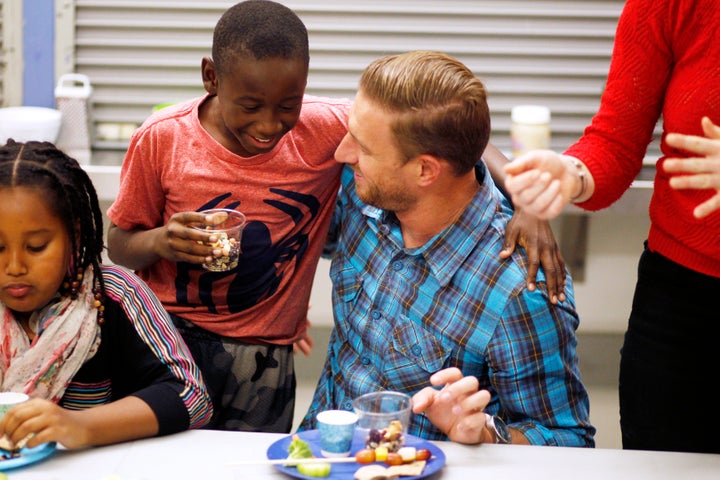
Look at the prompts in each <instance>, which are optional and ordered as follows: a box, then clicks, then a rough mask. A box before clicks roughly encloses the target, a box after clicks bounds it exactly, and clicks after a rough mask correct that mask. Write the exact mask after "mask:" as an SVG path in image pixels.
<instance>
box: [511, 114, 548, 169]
mask: <svg viewBox="0 0 720 480" xmlns="http://www.w3.org/2000/svg"><path fill="white" fill-rule="evenodd" d="M511 118H512V126H511V127H510V140H511V142H512V157H513V158H517V157H518V156H520V155H522V154H523V153H525V152H527V151H530V150H543V149H548V148H550V109H549V108H548V107H546V106H544V105H517V106H515V107H513V109H512V113H511Z"/></svg>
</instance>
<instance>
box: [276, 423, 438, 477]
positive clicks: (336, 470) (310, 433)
mask: <svg viewBox="0 0 720 480" xmlns="http://www.w3.org/2000/svg"><path fill="white" fill-rule="evenodd" d="M297 435H298V436H299V437H300V438H301V439H303V440H305V441H306V442H308V444H309V445H310V448H311V449H312V451H313V454H314V455H315V456H316V457H322V455H321V454H320V431H319V430H307V431H304V432H299V433H298V434H297ZM291 441H292V435H289V436H287V437H283V438H281V439H280V440H278V441H276V442H275V443H273V444H272V445H270V447H268V449H267V458H268V459H269V460H276V459H280V458H287V456H288V447H289V446H290V442H291ZM405 445H406V446H408V447H415V448H427V449H428V450H430V453H431V454H432V456H431V457H430V459H429V460H428V462H427V464H426V465H425V469H424V470H423V473H422V475H418V476H416V477H402V479H403V480H412V479H420V478H425V477H427V476H430V475H432V474H433V473H435V472H437V471H438V470H440V469H441V468H442V467H443V465H445V454H444V453H443V451H442V450H440V449H439V448H438V447H436V446H435V445H434V444H432V443H430V442H428V441H426V440H423V439H422V438H418V437H415V436H413V435H405ZM363 448H365V437H364V436H363V434H362V432H355V437H354V438H353V443H352V447H351V449H350V454H351V455H355V453H357V452H358V451H359V450H362V449H363ZM362 466H363V465H359V464H357V463H333V464H332V467H331V469H330V475H329V476H327V477H325V478H328V479H330V480H352V479H353V475H354V474H355V471H356V470H357V469H358V468H360V467H362ZM275 468H277V469H278V470H280V471H281V472H283V473H285V474H287V475H290V476H291V477H295V478H306V479H314V480H317V477H309V476H307V475H303V474H302V473H299V472H298V471H297V468H295V467H286V466H283V465H275Z"/></svg>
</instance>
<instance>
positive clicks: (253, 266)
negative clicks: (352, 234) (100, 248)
mask: <svg viewBox="0 0 720 480" xmlns="http://www.w3.org/2000/svg"><path fill="white" fill-rule="evenodd" d="M269 191H270V193H272V194H275V195H277V196H278V197H276V198H267V199H265V200H264V202H265V203H266V204H268V205H270V206H272V207H274V208H276V209H278V210H279V211H281V212H282V213H284V214H285V215H287V217H288V219H289V220H290V221H292V222H293V227H292V229H290V230H289V232H288V233H287V234H286V235H284V236H283V237H282V238H279V239H277V240H276V242H277V243H273V234H275V236H277V232H272V231H271V229H270V228H269V227H268V226H267V225H266V224H265V223H263V222H261V221H259V220H253V219H250V218H248V222H247V223H246V224H245V228H244V229H243V232H242V238H241V241H240V252H241V253H240V259H239V262H238V266H237V267H236V268H234V269H232V270H230V271H227V272H206V271H204V270H203V269H202V267H201V266H200V265H194V264H189V263H184V262H180V263H178V275H177V277H176V279H175V287H176V291H177V301H178V302H179V303H181V304H188V303H189V302H188V288H187V286H188V285H189V284H190V282H191V279H196V278H197V282H198V284H197V286H198V295H199V299H200V301H201V303H202V304H203V305H204V306H206V307H207V308H208V309H209V310H210V311H211V312H213V313H217V308H216V306H215V302H214V301H213V284H214V283H215V282H216V281H217V280H219V279H222V278H225V277H227V276H233V277H234V278H233V279H232V281H231V282H230V285H229V287H228V291H227V293H226V295H225V297H226V300H227V309H228V312H230V313H233V312H240V311H243V310H246V309H248V308H250V307H252V306H253V305H256V304H257V303H258V302H261V301H262V300H264V299H266V298H268V297H270V296H272V295H273V294H274V293H275V292H276V291H277V288H278V286H279V285H280V284H281V282H282V281H283V279H284V278H285V276H287V275H291V274H292V272H293V269H294V268H295V267H296V265H297V262H299V261H300V259H301V258H302V257H303V255H304V254H305V251H306V250H307V247H308V240H309V239H308V235H309V232H310V230H311V229H312V227H313V226H314V223H315V220H316V218H317V215H318V211H319V210H320V202H319V201H318V199H317V198H316V197H314V196H312V195H307V194H303V193H299V192H293V191H290V190H283V189H279V188H270V189H269ZM230 195H231V194H229V193H228V194H224V195H221V196H218V197H216V198H215V199H213V200H212V201H210V202H208V203H206V204H205V205H203V206H201V207H200V208H199V209H198V211H200V210H204V209H208V208H230V209H237V207H238V206H240V203H241V202H239V201H235V202H229V203H227V204H224V205H223V202H224V201H225V200H227V199H228V198H229V197H230ZM240 210H242V209H240ZM197 271H200V273H199V275H196V274H191V272H197Z"/></svg>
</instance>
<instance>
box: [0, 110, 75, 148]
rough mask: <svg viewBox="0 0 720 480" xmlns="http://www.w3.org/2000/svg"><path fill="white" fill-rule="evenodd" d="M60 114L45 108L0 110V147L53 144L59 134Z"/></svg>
mask: <svg viewBox="0 0 720 480" xmlns="http://www.w3.org/2000/svg"><path fill="white" fill-rule="evenodd" d="M61 121H62V112H61V111H60V110H56V109H54V108H45V107H7V108H0V145H5V144H6V143H7V141H8V139H10V138H12V139H13V140H15V141H17V142H28V141H31V140H37V141H41V142H53V143H54V142H55V141H56V140H57V137H58V133H60V124H61Z"/></svg>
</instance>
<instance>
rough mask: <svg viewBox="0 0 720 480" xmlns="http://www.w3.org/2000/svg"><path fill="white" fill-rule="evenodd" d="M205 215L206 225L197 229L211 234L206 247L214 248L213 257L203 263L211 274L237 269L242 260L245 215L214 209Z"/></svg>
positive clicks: (205, 212) (204, 211)
mask: <svg viewBox="0 0 720 480" xmlns="http://www.w3.org/2000/svg"><path fill="white" fill-rule="evenodd" d="M200 213H202V214H204V215H205V219H206V221H205V224H204V225H200V226H197V227H195V228H197V229H199V230H202V231H203V232H206V233H210V234H211V236H210V237H209V238H210V241H208V242H205V244H206V245H209V246H211V247H213V254H212V257H210V258H209V259H208V261H207V262H205V263H203V268H205V270H209V271H211V272H226V271H228V270H232V269H233V268H235V267H237V265H238V260H239V258H240V240H241V239H242V231H243V228H244V227H245V215H243V214H242V213H240V212H238V211H237V210H229V209H224V208H214V209H211V210H203V211H202V212H200Z"/></svg>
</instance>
